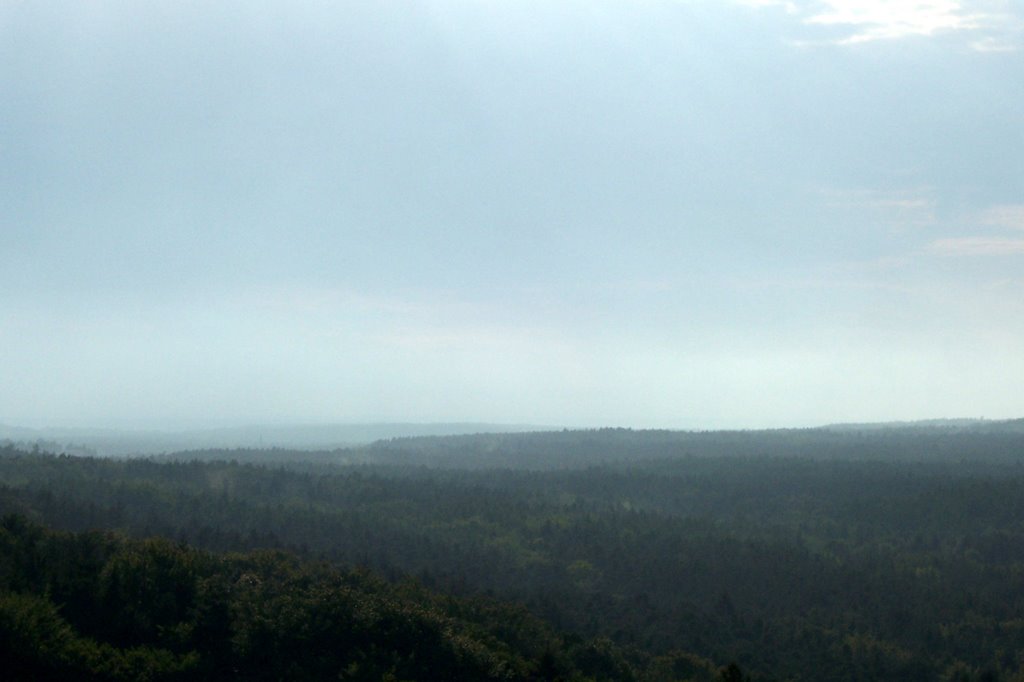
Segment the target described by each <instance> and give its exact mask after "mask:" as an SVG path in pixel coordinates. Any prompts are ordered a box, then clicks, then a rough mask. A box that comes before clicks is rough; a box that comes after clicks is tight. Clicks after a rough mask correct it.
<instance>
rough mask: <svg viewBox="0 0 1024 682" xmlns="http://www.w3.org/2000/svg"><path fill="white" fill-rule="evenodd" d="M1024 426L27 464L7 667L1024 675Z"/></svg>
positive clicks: (8, 464)
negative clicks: (1023, 427) (13, 664)
mask: <svg viewBox="0 0 1024 682" xmlns="http://www.w3.org/2000/svg"><path fill="white" fill-rule="evenodd" d="M1021 426H1022V425H1021V423H1020V422H1009V423H1002V424H984V425H981V426H978V425H973V426H969V427H964V428H960V427H931V428H898V429H873V430H868V429H831V430H793V431H771V432H732V433H704V434H701V433H677V432H644V431H629V430H600V431H585V432H579V431H567V432H556V433H539V434H511V435H481V436H460V437H448V438H404V439H396V440H391V441H382V442H379V443H376V444H374V445H372V446H369V447H362V448H352V449H344V450H332V451H319V452H300V451H286V450H274V449H270V450H235V451H224V450H219V451H197V452H188V453H176V454H172V455H167V456H164V457H157V458H149V459H99V458H90V457H73V456H62V455H59V454H49V453H46V452H43V451H36V452H33V451H31V450H26V449H25V448H22V447H17V446H14V445H8V446H6V447H3V448H0V513H2V514H5V515H6V516H5V517H4V523H3V526H2V531H0V543H2V544H3V545H4V546H3V551H2V555H0V557H2V558H0V590H2V595H3V596H2V597H0V649H2V651H3V654H4V656H5V657H7V658H8V659H9V660H11V661H14V662H15V664H16V666H17V667H12V668H11V669H16V670H21V671H25V675H26V676H29V675H30V674H31V673H32V671H36V672H38V671H39V670H44V669H45V670H48V672H49V673H52V674H58V673H59V674H63V675H64V676H65V677H67V678H68V679H77V678H80V677H82V676H83V675H93V676H95V677H100V678H105V679H141V678H146V679H169V678H173V677H175V676H179V677H182V678H189V679H191V678H197V677H205V678H207V679H219V678H225V677H235V678H239V679H252V678H260V677H262V678H263V679H338V678H339V676H340V678H341V679H384V678H386V677H388V676H390V678H391V679H410V680H411V679H492V678H497V679H538V680H539V679H551V680H553V679H565V680H570V679H577V680H585V679H607V680H630V679H635V680H712V679H723V678H724V679H736V680H739V679H743V678H746V677H749V678H750V679H752V680H770V679H774V680H787V679H792V680H876V679H905V680H958V681H959V680H999V679H1002V680H1013V679H1020V680H1024V429H1022V427H1021ZM47 666H49V668H47ZM51 676H52V675H51Z"/></svg>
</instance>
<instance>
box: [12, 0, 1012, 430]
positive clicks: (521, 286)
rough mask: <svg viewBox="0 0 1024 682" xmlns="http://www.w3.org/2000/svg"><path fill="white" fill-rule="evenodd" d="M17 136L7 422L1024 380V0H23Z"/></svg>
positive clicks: (508, 410) (655, 419) (689, 422)
mask: <svg viewBox="0 0 1024 682" xmlns="http://www.w3.org/2000/svg"><path fill="white" fill-rule="evenodd" d="M0 161H2V162H0V368H2V370H0V379H2V381H0V384H2V390H0V423H7V424H18V425H25V426H83V425H92V426H147V427H167V428H171V427H180V426H186V425H187V426H204V425H211V426H212V425H225V424H253V423H267V422H270V423H293V422H338V421H341V422H358V421H488V422H519V423H533V424H548V425H568V426H599V425H622V426H634V427H652V426H657V427H681V428H711V427H751V426H797V425H811V424H819V423H826V422H832V421H865V420H890V419H914V418H928V417H946V416H950V417H952V416H967V417H978V416H986V417H989V418H1000V417H1016V416H1024V390H1022V386H1024V6H1022V4H1021V3H1020V2H1018V1H1017V0H1006V1H999V0H992V1H977V2H976V1H973V0H917V1H914V0H824V1H820V2H812V1H803V0H793V1H792V2H775V1H772V0H747V1H745V2H740V1H738V0H737V1H730V0H717V1H701V0H642V1H640V0H630V1H627V0H621V1H616V2H603V1H600V0H587V1H585V2H563V1H552V0H544V1H542V2H526V1H515V2H513V1H512V0H506V1H497V0H495V1H485V0H476V1H466V2H447V1H423V2H416V1H402V2H399V1H397V0H396V1H393V2H363V1H360V2H355V1H353V2H294V1H292V2H287V3H283V2H282V3H260V2H251V1H246V2H237V3H231V2H214V3H210V2H183V1H181V0H174V1H173V2H142V3H140V2H104V1H98V2H87V3H86V2H66V3H60V2H19V1H17V0H6V1H5V2H0Z"/></svg>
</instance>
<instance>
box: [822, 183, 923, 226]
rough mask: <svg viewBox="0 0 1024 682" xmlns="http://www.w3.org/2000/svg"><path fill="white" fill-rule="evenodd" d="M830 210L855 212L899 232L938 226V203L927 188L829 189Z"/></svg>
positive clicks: (827, 195) (826, 195) (826, 192)
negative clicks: (831, 207)
mask: <svg viewBox="0 0 1024 682" xmlns="http://www.w3.org/2000/svg"><path fill="white" fill-rule="evenodd" d="M823 194H824V196H825V197H826V200H827V201H828V203H829V205H830V206H834V207H837V208H842V209H846V210H851V209H852V210H853V211H856V212H858V213H861V214H862V215H864V216H870V217H871V218H872V219H873V220H880V221H881V222H884V223H885V224H887V225H890V226H892V227H898V228H909V227H926V226H929V225H933V224H934V223H935V205H936V204H935V199H934V198H933V197H932V190H931V188H928V187H922V188H907V189H888V190H876V189H826V190H824V191H823Z"/></svg>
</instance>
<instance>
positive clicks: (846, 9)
mask: <svg viewBox="0 0 1024 682" xmlns="http://www.w3.org/2000/svg"><path fill="white" fill-rule="evenodd" d="M735 1H736V2H738V3H739V4H741V5H745V6H748V7H756V8H765V7H782V8H784V9H785V10H786V12H787V13H788V14H791V15H794V16H797V17H799V18H800V22H801V23H802V24H804V25H805V26H808V27H811V28H817V29H828V30H831V31H836V32H838V33H839V35H838V37H833V38H830V39H825V40H800V41H795V42H796V43H797V44H801V45H814V44H819V45H821V44H826V45H857V44H862V43H869V42H875V41H880V40H894V39H899V38H910V37H934V36H939V35H948V34H952V33H963V34H965V35H969V36H971V37H972V38H973V40H971V41H970V42H969V43H968V45H969V46H970V47H971V49H973V50H975V51H978V52H997V53H998V52H1013V51H1017V50H1019V49H1020V48H1021V43H1022V40H1021V38H1022V35H1024V17H1022V16H1021V15H1020V11H1019V9H1016V8H1014V7H1013V6H1012V5H1011V3H1009V2H1007V1H1006V0H803V1H802V2H797V1H795V0H735Z"/></svg>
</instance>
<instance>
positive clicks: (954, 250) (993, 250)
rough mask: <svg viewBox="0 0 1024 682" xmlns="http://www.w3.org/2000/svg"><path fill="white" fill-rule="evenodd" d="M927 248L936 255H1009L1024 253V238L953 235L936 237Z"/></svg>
mask: <svg viewBox="0 0 1024 682" xmlns="http://www.w3.org/2000/svg"><path fill="white" fill-rule="evenodd" d="M927 250H928V252H929V253H932V254H935V255H937V256H1011V255H1016V254H1024V239H1006V238H1002V237H953V238H947V239H937V240H936V241H934V242H932V243H931V244H929V245H928V247H927Z"/></svg>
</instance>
